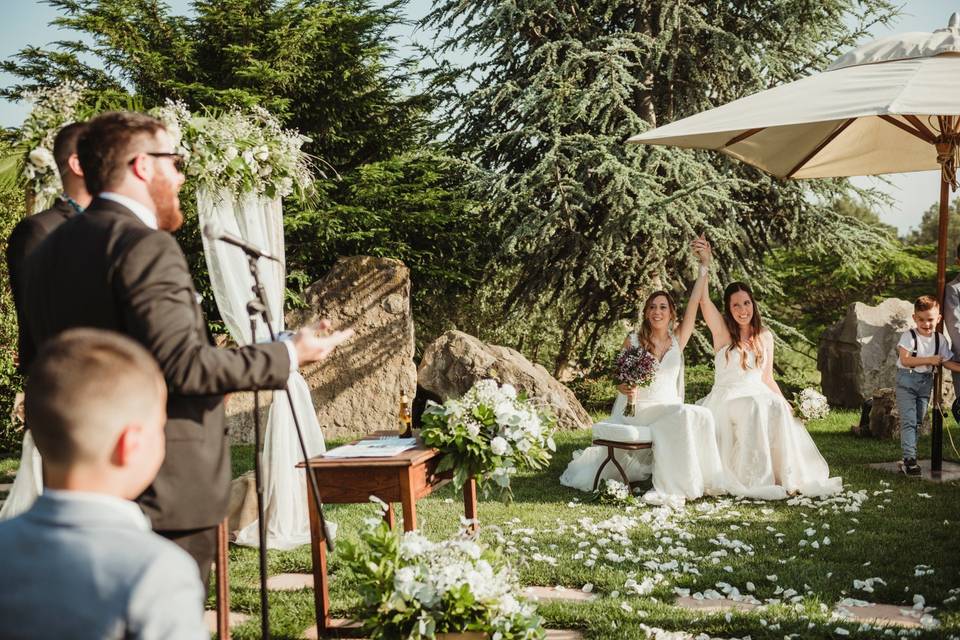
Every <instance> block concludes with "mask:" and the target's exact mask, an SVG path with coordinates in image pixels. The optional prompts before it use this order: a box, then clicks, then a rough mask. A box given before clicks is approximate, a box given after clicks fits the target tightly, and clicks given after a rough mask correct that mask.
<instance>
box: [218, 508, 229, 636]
mask: <svg viewBox="0 0 960 640" xmlns="http://www.w3.org/2000/svg"><path fill="white" fill-rule="evenodd" d="M228 523H229V520H227V519H224V520H223V521H222V522H221V523H220V524H219V525H217V568H216V578H217V638H218V640H230V583H229V578H228V576H227V546H228V545H229V544H230V541H229V540H228V538H227V527H228Z"/></svg>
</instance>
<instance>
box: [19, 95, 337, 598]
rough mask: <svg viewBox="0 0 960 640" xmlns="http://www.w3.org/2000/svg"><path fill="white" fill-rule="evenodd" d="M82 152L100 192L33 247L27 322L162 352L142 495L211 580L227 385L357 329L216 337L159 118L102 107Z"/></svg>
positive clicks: (278, 369) (317, 356) (266, 383)
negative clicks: (118, 336) (154, 446)
mask: <svg viewBox="0 0 960 640" xmlns="http://www.w3.org/2000/svg"><path fill="white" fill-rule="evenodd" d="M78 154H79V157H80V165H81V166H82V167H83V172H84V179H85V180H86V184H87V190H88V191H90V193H94V194H97V196H96V198H95V199H94V200H93V202H92V203H91V204H90V206H89V207H88V208H87V209H86V210H85V211H84V213H83V215H81V216H76V217H74V218H73V219H71V220H69V221H68V222H66V223H65V224H63V225H61V226H60V227H59V228H58V229H57V230H56V231H54V232H53V233H52V234H50V236H48V238H47V239H46V240H45V241H44V242H43V243H42V244H41V245H40V246H39V247H38V248H37V249H36V251H34V253H33V255H32V256H31V257H30V258H29V260H28V262H27V269H26V271H27V273H26V283H27V286H26V288H25V305H24V308H25V314H24V315H25V317H26V320H27V326H28V329H29V332H30V334H31V336H32V337H33V339H34V341H35V342H36V343H37V344H38V345H39V344H42V343H43V342H44V341H45V340H47V339H49V338H51V337H52V336H54V335H56V334H58V333H59V332H61V331H64V330H66V329H69V328H72V327H96V328H101V329H112V330H114V331H119V332H121V333H124V334H126V335H128V336H130V337H132V338H134V339H135V340H137V341H138V342H140V343H141V344H143V345H144V346H145V347H146V348H147V350H148V351H150V352H151V353H152V354H153V355H154V357H155V358H156V359H157V362H158V363H159V365H160V369H161V370H162V371H163V374H164V378H165V379H166V382H167V388H168V392H169V397H168V400H167V424H166V438H167V456H166V458H165V460H164V462H163V466H162V467H161V468H160V473H159V474H158V476H157V479H156V480H155V481H154V483H153V484H152V485H151V486H150V487H149V488H148V489H147V490H146V491H145V492H144V493H143V495H141V496H140V497H139V498H138V502H139V503H140V505H141V507H142V508H143V510H144V512H145V513H146V514H147V515H148V516H149V517H150V519H151V521H152V523H153V527H154V530H155V531H157V533H159V534H161V535H163V536H165V537H167V538H169V539H170V540H173V541H174V542H176V543H177V544H178V545H180V546H181V547H182V548H183V549H185V550H186V551H187V552H188V553H190V555H192V556H193V557H194V559H196V560H197V564H198V566H199V568H200V572H201V577H202V579H203V581H204V584H206V581H207V579H208V576H209V572H210V566H211V564H212V561H213V557H214V555H215V551H216V526H217V524H218V523H219V522H220V521H221V520H222V519H223V518H224V517H225V516H226V513H227V502H228V493H229V483H230V448H229V442H228V439H227V433H226V428H225V419H224V407H223V396H224V394H225V393H229V392H231V391H240V390H254V389H279V388H282V387H283V386H284V384H285V383H286V380H287V377H288V376H289V375H290V372H291V371H292V370H293V369H295V368H296V367H297V366H299V365H301V364H306V363H308V362H315V361H317V360H322V359H323V358H325V357H326V356H327V355H328V354H329V353H330V352H331V351H332V350H333V349H334V348H335V347H336V346H337V345H338V344H340V343H341V342H343V341H344V340H346V339H347V338H349V337H350V335H352V331H349V330H347V331H338V332H333V333H331V334H329V335H325V336H320V335H319V333H318V332H317V331H316V330H315V329H312V328H311V329H301V330H300V331H299V332H298V333H297V334H296V335H295V336H294V338H293V339H292V340H291V341H289V342H285V343H273V344H259V345H251V346H246V347H241V348H238V349H218V348H216V347H214V346H213V345H211V344H210V342H209V340H208V336H207V333H206V323H205V320H204V318H203V314H202V312H201V310H200V306H199V304H198V302H197V293H196V290H195V289H194V286H193V281H192V280H191V278H190V272H189V269H188V267H187V261H186V259H185V257H184V255H183V252H182V251H181V250H180V246H179V245H178V244H177V242H176V240H175V239H174V237H173V236H172V235H170V233H168V232H171V231H175V230H176V229H178V228H179V227H180V225H181V224H182V223H183V215H182V214H181V212H180V202H179V199H178V195H177V194H178V191H179V190H180V187H181V186H182V184H183V181H184V176H183V174H182V173H181V172H180V162H181V157H180V156H179V155H178V154H177V153H175V151H174V146H173V142H172V140H171V138H170V136H169V135H168V134H167V132H166V130H165V129H164V128H163V124H162V123H161V122H160V121H158V120H155V119H154V118H150V117H148V116H144V115H141V114H135V113H106V114H103V115H101V116H98V117H96V118H94V119H92V120H91V121H90V122H89V123H88V129H87V132H86V133H85V134H84V135H83V136H81V137H80V140H79V143H78ZM25 364H26V365H27V366H29V364H30V363H29V362H27V363H25Z"/></svg>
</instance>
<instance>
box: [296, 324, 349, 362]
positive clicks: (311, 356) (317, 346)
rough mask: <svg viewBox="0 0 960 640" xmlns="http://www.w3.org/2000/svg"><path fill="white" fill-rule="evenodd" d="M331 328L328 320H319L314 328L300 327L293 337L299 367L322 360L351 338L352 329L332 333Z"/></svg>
mask: <svg viewBox="0 0 960 640" xmlns="http://www.w3.org/2000/svg"><path fill="white" fill-rule="evenodd" d="M332 328H333V325H332V324H331V323H330V321H329V320H321V321H320V322H318V323H317V324H316V325H314V326H306V327H302V328H301V329H300V330H299V331H297V332H296V333H295V334H294V335H293V346H294V348H295V349H296V351H297V357H298V358H299V361H300V362H299V363H300V365H305V364H309V363H311V362H318V361H320V360H323V359H324V358H326V357H327V356H329V355H330V354H331V353H332V352H333V350H334V349H336V348H337V347H338V346H340V345H341V344H343V343H344V342H346V341H347V340H349V339H350V338H352V337H353V329H344V330H342V331H333V330H332Z"/></svg>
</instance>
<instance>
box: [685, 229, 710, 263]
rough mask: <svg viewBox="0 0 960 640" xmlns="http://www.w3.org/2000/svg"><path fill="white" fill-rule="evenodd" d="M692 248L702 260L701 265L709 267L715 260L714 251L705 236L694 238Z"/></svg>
mask: <svg viewBox="0 0 960 640" xmlns="http://www.w3.org/2000/svg"><path fill="white" fill-rule="evenodd" d="M690 246H691V247H692V248H693V253H694V254H695V255H696V256H697V258H699V259H700V264H702V265H703V266H709V265H710V261H711V259H712V258H713V251H712V250H711V248H710V242H709V241H708V240H707V238H706V237H705V236H704V234H702V233H701V234H700V235H699V236H697V237H696V238H694V240H693V242H691V243H690Z"/></svg>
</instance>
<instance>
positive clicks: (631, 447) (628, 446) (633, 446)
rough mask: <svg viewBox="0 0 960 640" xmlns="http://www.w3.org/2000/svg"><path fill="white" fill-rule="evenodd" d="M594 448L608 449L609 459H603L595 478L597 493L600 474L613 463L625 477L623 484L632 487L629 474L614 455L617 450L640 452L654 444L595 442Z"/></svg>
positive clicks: (594, 488)
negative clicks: (609, 463) (608, 464)
mask: <svg viewBox="0 0 960 640" xmlns="http://www.w3.org/2000/svg"><path fill="white" fill-rule="evenodd" d="M593 446H595V447H606V448H607V457H606V458H604V459H603V462H602V463H601V464H600V468H599V469H597V475H596V476H595V477H594V478H593V490H594V491H596V490H597V487H598V486H599V485H600V473H601V472H603V468H604V467H606V466H607V463H608V462H612V463H613V466H615V467H616V468H617V471H619V472H620V475H621V476H622V477H623V484H625V485H627V486H628V487H629V486H630V479H629V478H628V477H627V472H626V471H624V470H623V467H621V466H620V463H619V462H617V458H616V456H615V455H614V454H615V453H616V450H617V449H623V450H624V451H640V450H641V449H650V448H651V447H653V443H652V442H616V441H614V440H594V441H593Z"/></svg>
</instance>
